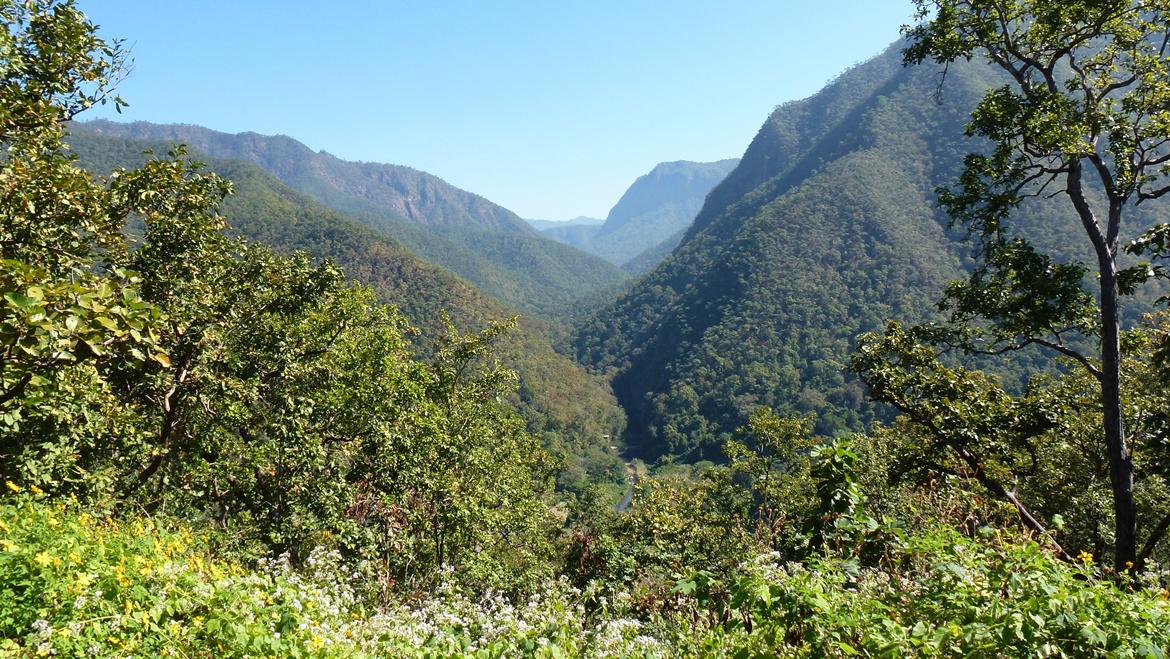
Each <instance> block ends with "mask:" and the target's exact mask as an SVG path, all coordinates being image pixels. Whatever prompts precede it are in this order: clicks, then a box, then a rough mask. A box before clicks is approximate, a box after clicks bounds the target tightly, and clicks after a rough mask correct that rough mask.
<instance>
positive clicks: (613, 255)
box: [541, 159, 739, 273]
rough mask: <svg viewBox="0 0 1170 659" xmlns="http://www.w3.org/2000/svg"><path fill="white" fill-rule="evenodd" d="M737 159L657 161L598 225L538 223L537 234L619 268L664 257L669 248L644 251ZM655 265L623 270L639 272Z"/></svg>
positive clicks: (690, 213)
mask: <svg viewBox="0 0 1170 659" xmlns="http://www.w3.org/2000/svg"><path fill="white" fill-rule="evenodd" d="M738 163H739V161H738V160H735V159H729V160H720V161H718V162H688V161H685V160H679V161H677V162H664V163H659V164H658V165H657V166H655V167H654V169H652V170H651V171H650V173H648V174H646V175H644V176H639V177H638V180H636V181H634V183H633V184H632V185H631V186H630V188H629V189H628V190H626V192H625V194H623V195H622V198H621V199H619V200H618V202H617V203H616V204H615V205H614V207H613V208H612V209H611V210H610V211H609V216H608V217H606V220H605V222H604V223H603V224H602V225H601V226H593V225H589V224H568V223H566V224H564V225H560V226H546V227H541V233H543V234H544V235H546V236H549V237H550V238H553V239H555V240H559V241H561V242H563V243H565V244H568V245H572V246H574V247H579V248H581V249H583V250H585V251H587V252H591V253H593V254H597V255H598V256H600V257H602V258H604V259H606V260H608V261H610V262H611V263H616V264H618V265H621V266H623V268H626V265H627V264H628V263H629V262H630V261H632V260H634V259H635V258H636V257H639V256H642V260H643V261H646V260H647V259H649V258H650V254H659V253H661V254H662V258H665V256H666V253H668V252H669V251H670V250H669V249H667V250H665V252H661V251H653V252H650V253H649V254H646V252H647V250H651V249H652V248H654V247H655V246H657V245H659V244H661V243H662V242H663V241H665V240H669V239H670V238H671V237H672V236H673V235H674V234H677V233H678V232H680V231H685V230H686V229H687V227H689V226H690V225H691V222H692V221H694V219H695V215H696V214H698V212H699V209H700V208H702V206H703V199H705V198H706V196H707V193H708V192H710V191H711V188H714V187H715V186H716V185H717V184H718V183H719V182H720V181H722V180H723V177H725V176H727V173H728V172H730V171H731V170H732V169H734V168H735V166H736V164H738ZM671 247H672V248H673V245H672V246H671ZM659 260H661V258H660V259H659ZM656 264H657V262H655V263H653V264H649V265H641V266H636V267H635V268H634V269H633V270H630V269H629V268H626V270H627V271H632V272H635V273H639V272H644V271H645V270H648V269H649V267H650V266H652V265H656ZM639 268H640V269H639Z"/></svg>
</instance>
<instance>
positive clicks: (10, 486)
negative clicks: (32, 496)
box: [4, 481, 24, 492]
mask: <svg viewBox="0 0 1170 659" xmlns="http://www.w3.org/2000/svg"><path fill="white" fill-rule="evenodd" d="M4 485H5V487H7V488H8V489H10V490H12V491H13V492H20V491H21V490H23V489H24V488H22V487H21V486H19V485H17V484H16V483H13V482H12V481H4Z"/></svg>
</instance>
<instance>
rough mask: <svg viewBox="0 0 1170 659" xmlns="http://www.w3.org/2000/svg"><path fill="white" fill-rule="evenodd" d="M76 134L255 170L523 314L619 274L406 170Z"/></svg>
mask: <svg viewBox="0 0 1170 659" xmlns="http://www.w3.org/2000/svg"><path fill="white" fill-rule="evenodd" d="M74 132H76V133H78V134H83V133H96V134H100V135H106V136H111V137H122V138H129V139H144V140H152V141H157V142H164V143H168V144H169V143H183V144H187V145H188V146H190V147H191V148H192V149H194V150H196V151H198V152H200V153H203V154H206V155H207V156H209V157H212V158H220V159H224V160H242V161H246V162H250V163H254V164H256V165H259V166H260V167H261V168H263V169H264V170H266V171H268V172H270V173H272V174H273V175H275V176H276V177H277V178H279V179H280V180H281V181H282V182H283V183H285V184H286V185H287V186H289V187H291V188H292V189H294V190H297V191H298V192H301V193H303V194H306V195H308V196H309V197H311V198H313V199H315V200H316V201H318V202H319V203H321V204H323V205H325V206H327V207H329V208H332V209H333V210H336V211H339V212H341V213H344V214H346V215H347V216H349V217H352V218H354V219H356V220H358V221H360V222H362V223H364V224H366V225H368V226H370V227H373V228H374V229H377V230H379V231H383V232H385V233H387V234H389V235H391V236H393V237H395V238H397V239H398V240H399V241H401V242H402V243H404V244H405V245H407V246H408V247H409V248H410V249H411V250H413V251H414V252H415V253H417V254H419V255H420V256H422V257H423V258H425V259H427V260H429V261H432V262H433V263H437V264H438V265H441V266H443V267H444V268H446V269H448V270H450V271H452V272H455V273H456V274H459V275H461V276H463V277H464V278H466V279H467V280H468V281H470V282H471V283H472V284H474V285H475V286H477V287H479V288H480V289H482V290H484V291H485V292H487V293H490V294H491V295H494V296H496V297H498V298H499V299H501V300H504V301H505V302H508V303H510V304H512V305H513V306H516V307H517V308H519V309H521V310H524V311H528V312H535V313H538V314H542V315H545V316H548V317H555V316H557V315H559V314H561V313H563V312H564V311H565V309H567V308H568V307H570V306H571V304H572V302H573V301H574V300H575V299H576V298H578V297H581V296H584V295H588V294H590V293H593V292H594V291H596V290H600V289H603V288H606V287H610V286H613V285H614V284H616V283H618V282H620V281H621V280H622V279H623V278H624V277H625V275H624V273H623V272H622V271H621V270H620V269H618V268H617V267H614V266H613V265H612V264H610V263H607V262H605V261H604V260H602V259H599V258H597V257H595V256H593V255H590V254H585V253H583V252H580V251H578V250H575V249H572V248H570V247H566V246H564V245H562V244H560V243H557V242H556V241H553V240H550V239H547V238H545V237H543V236H541V235H540V233H539V232H537V231H536V230H535V229H533V228H532V227H531V226H529V225H528V223H527V222H525V221H524V220H522V219H520V218H519V217H518V216H517V215H516V214H515V213H513V212H511V211H509V210H507V209H505V208H503V207H501V206H498V205H496V204H493V203H492V202H490V201H488V200H486V199H484V198H483V197H480V196H478V195H475V194H472V193H470V192H466V191H464V190H460V189H459V188H456V187H455V186H452V185H450V184H448V183H446V182H445V181H443V180H442V179H440V178H438V177H436V176H432V175H431V174H427V173H426V172H421V171H418V170H416V169H412V168H410V167H402V166H399V165H387V164H380V163H363V162H350V161H346V160H341V159H339V158H336V157H334V156H332V155H330V154H328V153H325V152H314V151H312V150H311V149H309V148H308V147H307V146H305V145H304V144H301V143H300V142H298V141H296V140H294V139H292V138H290V137H286V136H283V135H277V136H266V135H259V134H256V133H240V134H237V135H231V134H228V133H221V132H218V131H214V130H210V129H207V128H203V127H200V126H189V125H159V124H151V123H146V122H134V123H115V122H110V121H104V120H98V121H90V122H86V123H82V124H78V125H76V126H75V127H74Z"/></svg>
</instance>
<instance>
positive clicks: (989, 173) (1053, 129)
mask: <svg viewBox="0 0 1170 659" xmlns="http://www.w3.org/2000/svg"><path fill="white" fill-rule="evenodd" d="M915 3H916V5H917V7H918V12H919V13H918V17H919V19H920V22H919V23H918V24H917V25H916V26H914V27H910V28H907V29H906V30H905V31H906V35H907V37H908V38H909V41H910V44H909V46H908V48H907V49H906V51H905V61H906V62H907V63H914V64H920V63H922V62H924V61H926V60H928V59H933V60H935V61H938V62H941V63H945V64H949V63H951V62H954V61H956V60H957V59H960V58H965V59H971V58H973V57H974V56H976V55H983V56H984V57H986V58H987V60H988V61H990V62H991V63H992V64H994V65H995V66H997V67H998V68H999V69H1001V70H1002V71H1004V72H1005V73H1006V74H1007V76H1008V77H1009V78H1010V83H1009V84H1007V85H1004V86H1002V87H999V88H996V89H992V90H991V91H989V92H988V93H987V94H986V95H985V96H984V98H983V99H982V101H981V102H980V103H979V105H978V107H977V108H976V109H975V111H974V112H973V113H972V116H971V123H970V124H969V125H968V128H967V133H968V134H969V135H971V136H977V137H981V138H986V139H987V140H989V141H990V144H991V150H990V153H988V154H972V155H969V156H968V157H967V158H966V160H965V168H964V170H963V172H962V175H961V177H960V179H959V182H958V185H957V186H956V188H954V189H952V190H945V191H942V193H941V195H940V201H941V205H942V207H943V208H944V209H945V210H946V211H947V212H948V214H949V215H950V216H951V218H953V220H954V221H956V222H958V223H962V224H964V225H966V227H967V228H968V229H969V231H970V232H971V235H972V236H974V237H975V238H976V239H977V241H978V248H977V253H976V256H977V258H978V265H977V267H976V269H975V271H974V273H973V274H972V276H971V278H970V279H969V280H968V281H967V282H964V283H961V284H957V285H953V286H952V287H951V288H950V289H949V290H948V292H947V295H946V300H945V302H946V305H948V306H949V307H950V309H951V312H952V313H951V320H952V321H954V324H955V325H956V326H965V329H964V330H962V331H956V332H952V333H951V334H950V335H949V337H947V339H946V340H949V341H951V342H954V343H957V344H959V345H962V346H963V347H965V348H967V349H969V350H972V351H976V352H986V353H997V354H998V353H1003V352H1006V351H1010V350H1017V349H1020V348H1023V347H1025V346H1028V345H1038V346H1044V347H1046V348H1049V349H1051V350H1053V351H1056V352H1058V353H1061V354H1063V355H1065V356H1067V357H1070V358H1072V359H1074V360H1075V361H1076V362H1077V363H1079V364H1080V366H1081V367H1083V368H1084V369H1085V370H1086V371H1088V372H1089V373H1091V374H1092V376H1093V377H1094V378H1095V379H1096V380H1097V382H1098V383H1099V386H1100V407H1101V419H1102V423H1101V438H1102V441H1103V443H1104V446H1105V451H1106V454H1107V456H1108V464H1109V477H1110V484H1111V490H1112V507H1113V515H1114V526H1115V539H1114V542H1115V551H1114V567H1115V568H1116V569H1117V570H1119V571H1121V570H1126V569H1130V568H1132V567H1133V566H1134V564H1135V563H1136V562H1137V561H1138V553H1137V547H1138V529H1137V516H1136V513H1135V504H1134V494H1133V488H1134V465H1133V457H1132V455H1131V450H1130V446H1129V443H1128V442H1127V438H1126V431H1125V427H1124V423H1123V417H1122V402H1123V392H1122V388H1121V382H1122V377H1121V375H1122V368H1123V367H1122V353H1121V322H1120V318H1121V309H1122V303H1123V296H1124V295H1126V294H1129V293H1132V292H1133V291H1134V290H1135V289H1136V287H1137V285H1138V284H1140V283H1142V282H1144V281H1146V280H1147V279H1148V278H1150V277H1151V276H1154V275H1156V274H1158V271H1157V270H1156V269H1154V268H1150V267H1148V266H1146V265H1138V266H1130V267H1124V264H1123V262H1122V260H1121V257H1122V242H1121V240H1122V237H1123V234H1125V233H1126V232H1127V230H1128V231H1129V235H1131V236H1132V235H1134V233H1135V232H1134V231H1133V228H1132V227H1129V226H1128V225H1127V224H1126V220H1127V218H1129V217H1131V216H1132V215H1133V211H1134V209H1135V207H1136V206H1137V205H1138V204H1141V203H1144V202H1148V201H1153V200H1156V199H1158V198H1160V197H1162V196H1164V195H1165V194H1167V193H1168V192H1170V176H1168V174H1170V167H1168V166H1167V164H1168V163H1170V53H1168V52H1167V48H1168V46H1170V2H1165V1H1164V0H915ZM1058 195H1063V196H1064V198H1065V199H1066V201H1067V203H1068V208H1069V211H1071V213H1072V215H1073V216H1074V217H1075V218H1076V219H1077V221H1078V222H1079V224H1080V226H1081V227H1082V228H1083V229H1084V235H1085V239H1086V243H1087V246H1088V249H1089V250H1091V253H1092V254H1093V257H1094V261H1095V263H1093V264H1092V265H1090V266H1085V265H1083V264H1080V263H1069V264H1059V263H1057V262H1055V261H1054V260H1053V259H1052V258H1050V257H1049V256H1047V255H1044V254H1040V253H1038V252H1037V251H1036V250H1035V249H1034V248H1033V247H1032V246H1031V245H1030V244H1029V243H1028V242H1027V241H1025V240H1022V239H1020V238H1018V236H1017V235H1015V232H1013V230H1012V229H1013V226H1012V219H1013V216H1017V215H1018V209H1019V208H1020V206H1021V204H1022V203H1023V202H1024V200H1025V199H1027V198H1029V197H1038V196H1048V197H1055V196H1058ZM1086 273H1092V274H1094V275H1096V277H1097V280H1098V290H1097V291H1096V292H1095V295H1093V294H1090V293H1088V292H1087V291H1085V290H1084V285H1083V281H1084V279H1085V275H1086ZM1078 333H1080V334H1087V335H1089V336H1092V337H1095V338H1096V339H1097V340H1098V341H1099V343H1098V347H1097V350H1096V351H1095V352H1092V353H1090V352H1089V351H1086V350H1080V349H1077V348H1076V347H1074V345H1072V344H1070V341H1069V340H1068V339H1069V337H1071V336H1073V335H1075V334H1078Z"/></svg>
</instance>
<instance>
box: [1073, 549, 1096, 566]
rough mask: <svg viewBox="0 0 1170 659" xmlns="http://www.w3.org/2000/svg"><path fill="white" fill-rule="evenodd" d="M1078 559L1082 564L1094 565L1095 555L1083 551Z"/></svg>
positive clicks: (1078, 555)
mask: <svg viewBox="0 0 1170 659" xmlns="http://www.w3.org/2000/svg"><path fill="white" fill-rule="evenodd" d="M1077 559H1078V560H1080V561H1081V562H1082V563H1086V564H1087V563H1092V562H1093V555H1092V554H1091V553H1089V552H1087V551H1085V550H1083V549H1082V550H1081V553H1079V554H1077Z"/></svg>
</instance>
